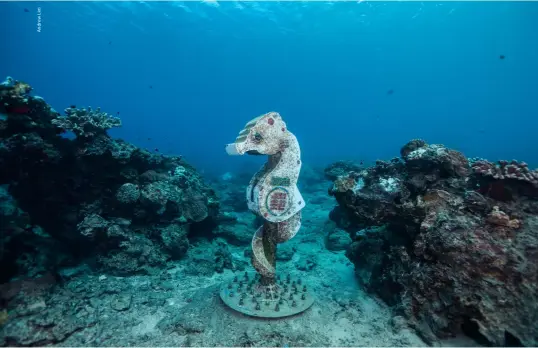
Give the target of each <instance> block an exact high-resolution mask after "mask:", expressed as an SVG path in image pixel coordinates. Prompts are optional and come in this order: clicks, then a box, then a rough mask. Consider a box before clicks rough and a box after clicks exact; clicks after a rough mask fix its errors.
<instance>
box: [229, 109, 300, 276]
mask: <svg viewBox="0 0 538 348" xmlns="http://www.w3.org/2000/svg"><path fill="white" fill-rule="evenodd" d="M226 152H227V153H228V154H229V155H243V154H249V155H268V156H269V158H268V161H267V162H266V163H265V165H264V166H263V167H262V168H261V170H259V171H258V172H257V173H256V174H255V175H254V177H253V178H252V179H251V181H250V184H249V185H248V188H247V204H248V208H249V209H250V211H252V212H253V213H255V214H256V215H258V216H260V217H262V218H263V219H264V220H265V222H264V224H263V225H262V226H261V227H260V228H259V229H258V230H257V231H256V233H255V234H254V237H253V238H252V251H253V253H252V265H253V266H254V269H256V271H257V272H258V273H259V274H260V275H261V284H262V285H264V286H272V285H273V284H275V279H276V249H277V244H279V243H283V242H285V241H287V240H289V239H291V238H293V237H294V236H295V235H296V234H297V232H298V231H299V229H300V227H301V209H303V208H304V206H305V202H304V200H303V197H302V196H301V193H300V192H299V189H298V188H297V180H298V178H299V172H300V170H301V150H300V148H299V143H298V141H297V138H296V137H295V135H293V133H290V132H289V131H288V129H287V128H286V123H284V121H283V120H282V117H280V115H279V114H278V113H277V112H269V113H267V114H265V115H262V116H259V117H257V118H255V119H253V120H251V121H250V122H248V123H247V124H246V125H245V127H244V129H243V130H242V131H241V132H240V133H239V136H238V137H237V139H235V142H234V143H232V144H228V145H227V146H226Z"/></svg>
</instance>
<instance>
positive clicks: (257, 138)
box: [254, 133, 263, 143]
mask: <svg viewBox="0 0 538 348" xmlns="http://www.w3.org/2000/svg"><path fill="white" fill-rule="evenodd" d="M262 139H263V138H262V135H261V134H260V133H255V134H254V141H256V142H257V143H259V142H261V141H262Z"/></svg>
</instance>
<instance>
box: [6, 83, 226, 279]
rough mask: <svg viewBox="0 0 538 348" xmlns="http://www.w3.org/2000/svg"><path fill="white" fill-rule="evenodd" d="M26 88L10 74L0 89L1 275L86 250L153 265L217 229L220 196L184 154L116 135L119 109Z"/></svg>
mask: <svg viewBox="0 0 538 348" xmlns="http://www.w3.org/2000/svg"><path fill="white" fill-rule="evenodd" d="M17 86H18V87H17ZM22 86H25V85H22ZM29 90H30V87H27V88H22V87H21V83H19V82H16V81H15V80H13V79H9V80H8V81H6V82H5V83H4V84H2V88H0V92H1V93H0V105H1V108H2V109H1V110H0V111H1V112H2V113H3V114H5V115H6V116H7V117H6V118H5V120H2V121H0V122H2V127H0V166H1V167H2V168H3V170H2V172H1V173H0V184H4V185H5V186H3V187H2V189H1V190H0V207H1V209H0V214H1V216H2V222H1V226H0V227H1V234H0V247H1V248H0V251H3V252H1V253H0V262H1V266H2V270H3V271H4V272H2V273H3V274H2V277H1V279H0V282H4V281H7V280H9V279H10V278H11V277H20V276H38V275H43V274H46V273H47V272H56V271H57V270H58V268H59V267H60V266H67V265H75V264H77V262H79V261H80V260H82V259H86V260H88V259H91V260H93V261H92V262H91V264H93V265H94V266H95V268H96V269H100V270H102V271H103V272H106V273H109V274H118V275H120V274H121V275H127V274H133V273H141V272H142V273H147V272H150V271H151V270H152V269H154V268H159V267H163V266H164V264H165V262H166V261H167V260H169V259H177V258H180V257H181V256H182V255H184V254H185V253H187V250H188V248H189V240H188V238H189V235H196V234H197V233H198V231H199V232H200V233H205V232H204V231H205V230H206V229H211V228H212V223H211V222H208V221H210V220H212V219H213V218H216V217H217V215H218V213H219V201H218V199H217V197H216V194H215V192H214V191H213V189H212V188H210V187H209V186H208V185H207V184H206V183H205V182H204V180H203V179H202V177H201V176H200V175H199V174H198V173H197V171H196V170H195V169H194V168H193V167H192V166H190V165H189V164H188V163H187V162H186V161H185V160H184V159H183V158H181V157H174V156H163V155H160V154H154V153H150V152H149V151H147V150H143V149H140V148H137V147H136V146H134V145H132V144H129V143H127V142H125V141H123V140H120V139H112V138H111V137H110V136H109V135H108V134H107V133H106V130H107V129H109V128H111V127H114V126H119V125H120V124H121V122H120V120H119V119H118V118H116V117H111V116H109V115H108V114H106V113H104V112H101V111H100V110H99V109H96V110H92V109H76V108H74V107H71V108H68V109H66V116H61V115H60V114H59V113H58V112H56V111H55V110H54V109H52V108H51V107H50V106H49V105H48V104H46V102H45V101H44V100H43V99H42V98H40V97H36V96H32V95H29V94H28V93H29ZM66 130H69V131H73V132H74V133H75V135H76V136H77V137H76V138H75V139H68V138H66V137H63V136H61V134H62V133H63V132H65V131H66ZM4 169H5V170H4Z"/></svg>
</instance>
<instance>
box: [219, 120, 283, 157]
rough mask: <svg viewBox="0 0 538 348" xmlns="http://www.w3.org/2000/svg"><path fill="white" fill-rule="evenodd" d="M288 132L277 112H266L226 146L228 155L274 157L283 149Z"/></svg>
mask: <svg viewBox="0 0 538 348" xmlns="http://www.w3.org/2000/svg"><path fill="white" fill-rule="evenodd" d="M288 137H289V132H288V130H287V129H286V123H284V121H282V117H280V114H279V113H278V112H268V113H266V114H264V115H262V116H259V117H256V118H255V119H253V120H251V121H249V122H248V123H247V124H246V125H245V127H244V128H243V130H242V131H241V132H239V135H238V136H237V138H236V139H235V142H233V143H231V144H228V145H226V152H227V153H228V154H229V155H244V154H245V153H246V154H249V155H274V154H276V153H278V152H280V151H282V149H283V148H284V147H285V144H286V140H287V138H288Z"/></svg>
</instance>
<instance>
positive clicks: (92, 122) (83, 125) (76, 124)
mask: <svg viewBox="0 0 538 348" xmlns="http://www.w3.org/2000/svg"><path fill="white" fill-rule="evenodd" d="M52 124H53V125H55V126H58V127H60V128H63V129H64V130H66V131H71V132H73V133H75V135H76V136H77V137H86V138H90V137H94V136H97V135H102V134H105V133H106V131H107V130H108V129H110V128H113V127H121V120H120V119H119V118H118V117H114V116H110V115H109V114H107V113H106V112H102V111H101V109H100V108H97V109H96V110H92V108H91V107H88V108H86V109H77V108H76V107H74V106H73V107H70V108H67V109H65V116H63V117H57V118H55V119H53V120H52Z"/></svg>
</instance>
